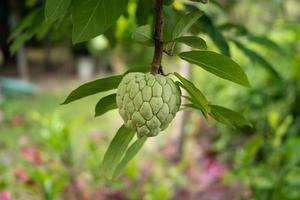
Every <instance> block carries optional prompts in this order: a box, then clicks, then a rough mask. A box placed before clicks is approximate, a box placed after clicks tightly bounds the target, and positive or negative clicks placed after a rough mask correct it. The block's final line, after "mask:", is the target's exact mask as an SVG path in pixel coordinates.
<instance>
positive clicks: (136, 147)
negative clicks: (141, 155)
mask: <svg viewBox="0 0 300 200" xmlns="http://www.w3.org/2000/svg"><path fill="white" fill-rule="evenodd" d="M146 140H147V137H142V138H138V139H137V140H136V141H135V142H134V143H133V144H132V145H131V146H130V147H129V148H128V149H127V151H126V153H125V155H124V157H123V158H122V160H121V162H120V163H119V164H118V166H117V168H116V170H115V171H114V174H113V179H116V178H118V177H119V176H120V174H121V172H122V171H123V170H124V168H125V167H126V165H127V164H128V163H129V161H130V160H132V159H133V158H134V156H135V155H136V154H137V153H138V152H139V151H140V149H141V148H142V147H143V145H144V143H145V142H146Z"/></svg>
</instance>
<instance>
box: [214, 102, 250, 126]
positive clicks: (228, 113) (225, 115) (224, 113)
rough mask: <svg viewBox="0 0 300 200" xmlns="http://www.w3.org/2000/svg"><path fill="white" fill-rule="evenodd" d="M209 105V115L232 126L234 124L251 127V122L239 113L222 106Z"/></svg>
mask: <svg viewBox="0 0 300 200" xmlns="http://www.w3.org/2000/svg"><path fill="white" fill-rule="evenodd" d="M210 107H211V116H212V117H213V118H214V119H215V120H217V121H219V122H221V123H223V124H227V125H229V126H232V127H233V126H236V125H240V126H250V127H252V124H251V123H250V122H249V121H248V120H247V119H246V118H245V117H244V116H243V115H241V114H240V113H237V112H235V111H233V110H230V109H228V108H225V107H222V106H217V105H210Z"/></svg>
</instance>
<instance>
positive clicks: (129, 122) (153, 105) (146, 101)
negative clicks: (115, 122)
mask: <svg viewBox="0 0 300 200" xmlns="http://www.w3.org/2000/svg"><path fill="white" fill-rule="evenodd" d="M180 104H181V91H180V89H179V87H178V86H177V85H176V84H175V83H174V82H173V80H172V79H170V78H169V77H166V76H162V75H159V74H157V75H152V74H149V73H147V74H144V73H138V72H137V73H129V74H127V75H125V76H124V78H123V79H122V81H121V83H120V85H119V86H118V89H117V105H118V108H119V113H120V115H121V117H122V118H123V120H124V122H125V126H126V127H128V128H131V129H133V130H134V131H136V132H137V135H138V137H142V136H147V137H152V136H156V135H157V134H158V133H159V132H160V131H163V130H165V129H166V128H167V127H168V125H169V124H170V122H171V121H172V120H173V119H174V117H175V115H176V113H177V111H178V110H179V107H180Z"/></svg>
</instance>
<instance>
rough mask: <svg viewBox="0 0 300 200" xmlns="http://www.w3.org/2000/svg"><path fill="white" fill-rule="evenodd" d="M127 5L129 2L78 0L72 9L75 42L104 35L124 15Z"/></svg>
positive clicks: (121, 0) (120, 0) (119, 0)
mask: <svg viewBox="0 0 300 200" xmlns="http://www.w3.org/2000/svg"><path fill="white" fill-rule="evenodd" d="M127 3H128V0H84V1H82V0H76V1H75V2H74V4H73V7H72V9H71V13H72V20H73V42H74V43H79V42H83V41H86V40H89V39H92V38H94V37H96V36H98V35H100V34H102V33H104V32H105V31H106V30H107V29H108V28H109V27H110V26H111V25H113V24H114V23H115V21H116V20H117V19H118V18H119V17H120V16H121V15H122V13H123V12H124V11H125V9H126V7H127Z"/></svg>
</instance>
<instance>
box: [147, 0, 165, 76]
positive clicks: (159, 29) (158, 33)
mask: <svg viewBox="0 0 300 200" xmlns="http://www.w3.org/2000/svg"><path fill="white" fill-rule="evenodd" d="M163 26H164V14H163V0H155V30H154V45H155V49H154V56H153V60H152V63H151V66H150V72H151V74H158V73H161V72H162V71H163V70H162V66H161V60H162V55H163V48H164V47H163Z"/></svg>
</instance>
